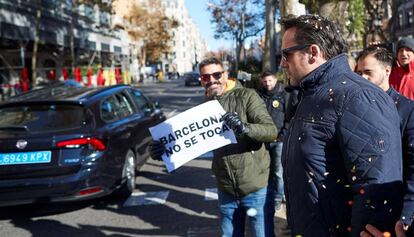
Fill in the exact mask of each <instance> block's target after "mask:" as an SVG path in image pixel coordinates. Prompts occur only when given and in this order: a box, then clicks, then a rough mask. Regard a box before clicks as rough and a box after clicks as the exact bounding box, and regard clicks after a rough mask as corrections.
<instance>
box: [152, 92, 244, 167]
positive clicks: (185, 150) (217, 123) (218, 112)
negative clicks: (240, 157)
mask: <svg viewBox="0 0 414 237" xmlns="http://www.w3.org/2000/svg"><path fill="white" fill-rule="evenodd" d="M225 113H226V112H225V111H224V109H223V107H222V106H221V105H220V104H219V102H217V100H211V101H208V102H206V103H204V104H201V105H199V106H196V107H194V108H191V109H189V110H187V111H185V112H183V113H180V114H178V115H177V116H174V117H173V118H170V119H168V120H166V121H164V122H163V123H161V124H158V125H157V126H155V127H152V128H150V132H151V135H152V137H153V139H154V140H158V141H160V142H161V144H163V145H164V148H162V153H163V154H162V159H163V161H164V163H165V166H166V167H167V170H168V172H171V171H173V170H175V169H177V168H178V167H180V166H182V165H183V164H185V163H187V162H188V161H190V160H192V159H194V158H196V157H199V156H201V155H202V154H204V153H206V152H209V151H211V150H214V149H217V148H219V147H222V146H225V145H227V144H230V143H237V141H236V138H235V136H234V133H233V131H232V130H230V128H229V127H228V126H226V125H225V124H223V120H222V118H221V117H222V116H223V114H225Z"/></svg>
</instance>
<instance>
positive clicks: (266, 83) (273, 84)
mask: <svg viewBox="0 0 414 237" xmlns="http://www.w3.org/2000/svg"><path fill="white" fill-rule="evenodd" d="M260 83H261V84H262V86H261V88H260V89H258V90H257V93H258V94H259V95H260V97H262V99H263V101H264V102H265V104H266V108H267V111H268V112H269V114H270V116H271V117H272V120H273V122H274V123H275V125H276V127H277V130H278V131H279V134H278V137H277V139H276V141H274V142H270V143H267V144H266V148H267V150H268V151H269V155H270V177H269V187H268V188H269V189H271V190H272V194H271V195H272V196H273V200H274V205H275V209H274V210H276V211H279V210H280V209H281V204H282V201H283V199H284V195H285V192H284V189H283V174H282V160H281V159H282V147H283V134H284V133H285V132H286V129H287V126H288V122H287V120H285V113H286V110H287V105H288V100H289V94H288V93H287V92H286V91H285V87H284V86H283V84H281V83H278V81H277V79H276V77H275V76H274V75H273V73H272V72H270V71H264V72H263V73H262V75H261V77H260ZM274 210H272V214H274Z"/></svg>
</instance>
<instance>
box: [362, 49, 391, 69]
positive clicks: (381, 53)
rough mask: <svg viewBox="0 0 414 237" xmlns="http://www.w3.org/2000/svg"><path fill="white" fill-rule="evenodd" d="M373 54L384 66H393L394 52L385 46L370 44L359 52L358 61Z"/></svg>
mask: <svg viewBox="0 0 414 237" xmlns="http://www.w3.org/2000/svg"><path fill="white" fill-rule="evenodd" d="M369 55H372V56H373V57H374V58H375V59H376V60H378V62H380V63H382V64H383V65H384V66H390V67H392V65H393V62H394V57H393V56H392V53H391V52H390V51H389V50H388V49H386V48H384V47H378V46H370V47H368V48H366V49H364V50H363V51H361V52H360V53H359V54H358V57H357V62H358V61H359V60H362V59H364V58H366V57H367V56H369Z"/></svg>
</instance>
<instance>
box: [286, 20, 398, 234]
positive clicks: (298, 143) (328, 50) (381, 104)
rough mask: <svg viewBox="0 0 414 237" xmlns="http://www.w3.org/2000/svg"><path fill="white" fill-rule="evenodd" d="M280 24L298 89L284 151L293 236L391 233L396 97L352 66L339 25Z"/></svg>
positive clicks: (291, 75)
mask: <svg viewBox="0 0 414 237" xmlns="http://www.w3.org/2000/svg"><path fill="white" fill-rule="evenodd" d="M282 25H283V27H284V29H285V32H284V35H283V38H282V61H281V67H282V69H283V70H284V71H285V73H286V75H287V78H288V80H289V81H290V84H291V85H292V86H293V87H296V88H297V89H298V90H299V103H298V105H297V106H296V112H295V114H294V116H293V118H292V119H291V120H290V123H289V129H288V132H287V134H285V139H284V141H283V143H284V146H283V152H282V164H283V175H284V182H285V195H286V206H287V215H288V217H289V224H290V226H291V229H292V236H297V235H301V236H359V235H360V232H361V231H363V230H364V229H365V225H367V224H372V225H374V226H376V227H378V228H379V229H380V230H381V231H390V232H391V231H392V232H393V231H394V225H395V223H396V222H397V220H398V219H399V217H400V214H401V209H402V203H403V184H402V159H401V157H402V154H401V133H400V123H399V116H398V112H397V109H396V107H395V105H394V102H393V101H392V99H391V98H390V97H389V96H388V95H387V94H385V93H384V92H383V91H382V90H381V89H380V88H379V87H377V86H375V85H374V84H372V83H370V82H368V81H367V80H364V79H363V78H362V77H360V76H359V75H357V74H356V73H354V72H353V71H352V70H351V69H350V67H349V64H348V61H347V55H346V51H347V45H346V43H345V40H344V38H343V37H342V35H341V33H340V29H339V27H338V26H337V25H336V24H335V23H333V22H332V21H330V20H328V19H326V18H323V17H319V16H315V15H303V16H299V17H295V18H287V19H284V20H282ZM390 190H392V191H390Z"/></svg>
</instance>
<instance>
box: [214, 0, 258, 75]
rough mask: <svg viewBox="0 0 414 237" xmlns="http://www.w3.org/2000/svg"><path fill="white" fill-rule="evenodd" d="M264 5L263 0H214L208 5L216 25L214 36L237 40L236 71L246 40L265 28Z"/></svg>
mask: <svg viewBox="0 0 414 237" xmlns="http://www.w3.org/2000/svg"><path fill="white" fill-rule="evenodd" d="M263 5H264V2H263V0H213V1H211V3H210V4H209V5H208V7H207V9H208V10H209V11H210V12H211V14H212V16H213V18H212V20H211V22H212V23H213V24H215V26H216V29H215V34H214V37H215V38H216V39H219V38H224V39H231V40H235V42H236V67H235V70H236V71H237V70H238V65H239V62H240V56H241V52H242V49H243V48H244V42H245V40H246V39H248V38H249V37H252V36H256V35H257V34H259V33H260V32H261V31H263V30H264V28H265V21H264V19H265V11H264V9H265V8H264V7H263Z"/></svg>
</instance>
